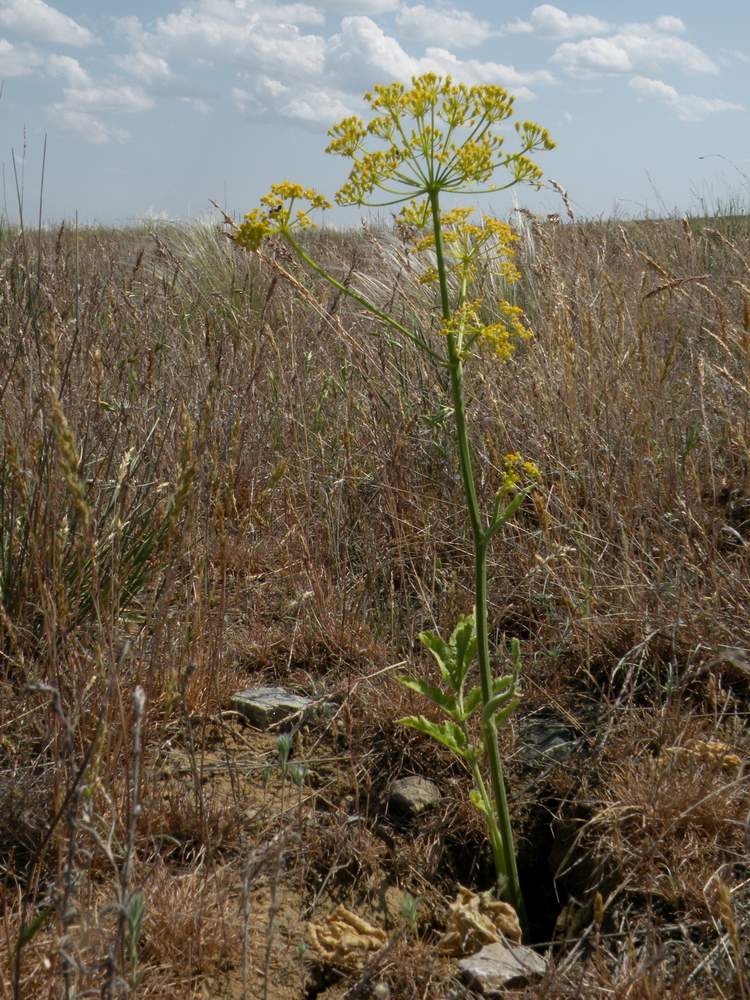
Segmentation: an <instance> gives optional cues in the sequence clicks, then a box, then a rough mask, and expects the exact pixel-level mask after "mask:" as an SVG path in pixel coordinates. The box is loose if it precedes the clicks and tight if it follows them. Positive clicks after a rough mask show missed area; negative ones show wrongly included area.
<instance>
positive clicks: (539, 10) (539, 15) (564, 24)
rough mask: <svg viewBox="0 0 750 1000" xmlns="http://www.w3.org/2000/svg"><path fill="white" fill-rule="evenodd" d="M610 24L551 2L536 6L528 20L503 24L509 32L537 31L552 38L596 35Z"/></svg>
mask: <svg viewBox="0 0 750 1000" xmlns="http://www.w3.org/2000/svg"><path fill="white" fill-rule="evenodd" d="M608 29H609V25H608V24H607V22H606V21H602V20H601V18H598V17H594V16H593V15H589V14H567V13H566V12H565V11H564V10H560V8H559V7H554V6H553V5H552V4H551V3H543V4H541V6H539V7H534V9H533V10H532V12H531V14H530V15H529V19H528V21H523V20H520V19H516V20H515V21H511V22H510V23H509V24H506V25H503V30H504V31H505V32H507V33H508V34H522V33H530V32H536V33H538V34H540V35H547V36H549V37H552V38H575V37H576V36H577V35H596V34H600V33H601V32H604V31H607V30H608Z"/></svg>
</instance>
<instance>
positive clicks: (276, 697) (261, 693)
mask: <svg viewBox="0 0 750 1000" xmlns="http://www.w3.org/2000/svg"><path fill="white" fill-rule="evenodd" d="M230 703H231V706H232V708H233V709H234V710H235V711H236V712H239V713H240V714H241V715H244V716H245V718H246V719H247V721H248V722H249V723H250V724H251V725H253V726H257V728H258V729H268V727H269V726H271V725H273V723H274V722H280V721H281V719H285V718H286V717H287V716H289V715H298V714H299V713H302V714H303V715H305V714H308V713H309V712H310V711H311V709H312V706H313V705H314V704H315V703H314V702H313V700H312V698H306V697H305V696H304V695H301V694H293V693H292V692H291V691H287V690H285V689H284V688H282V687H255V688H246V690H244V691H237V692H236V693H235V694H233V695H232V697H231V701H230Z"/></svg>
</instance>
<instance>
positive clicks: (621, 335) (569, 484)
mask: <svg viewBox="0 0 750 1000" xmlns="http://www.w3.org/2000/svg"><path fill="white" fill-rule="evenodd" d="M734 222H735V224H734V225H733V227H732V229H731V230H730V229H729V228H727V227H725V226H723V223H722V220H716V221H715V223H713V224H704V223H701V224H698V223H695V222H688V221H680V220H672V221H663V222H651V223H644V224H639V223H628V224H618V223H601V224H585V225H584V224H581V225H577V224H576V225H573V224H571V225H557V226H550V225H544V224H536V223H534V222H533V221H532V222H529V221H528V220H525V221H523V220H520V221H519V225H522V226H523V227H524V228H523V235H524V254H523V256H524V260H523V271H524V280H523V284H522V286H521V289H520V292H519V296H520V298H519V303H520V304H521V305H523V306H524V308H525V309H526V311H527V313H528V315H529V317H530V320H531V323H532V326H533V328H534V330H535V333H536V337H535V340H534V341H533V342H532V343H531V344H530V345H529V347H528V348H527V349H524V350H523V352H522V353H521V354H519V355H518V356H517V357H516V358H515V359H514V360H513V361H512V362H511V363H510V364H508V365H505V366H498V365H496V364H494V363H493V362H490V361H489V360H487V361H485V362H483V363H481V364H480V365H478V366H477V367H476V368H475V370H474V378H473V379H472V380H471V385H473V387H474V388H473V392H474V395H473V397H472V400H471V406H472V413H473V426H474V428H475V430H476V434H475V440H474V445H475V448H476V451H477V454H478V456H479V465H480V467H481V469H482V472H483V482H482V489H483V491H484V500H485V502H486V504H488V505H489V504H490V500H491V497H492V495H493V493H494V489H495V488H496V483H497V476H498V475H499V474H500V469H501V466H502V456H503V455H504V454H505V453H506V452H509V451H515V450H522V451H523V453H524V456H527V457H529V458H530V459H533V460H534V461H535V462H536V463H537V464H538V465H539V467H540V469H541V470H542V472H543V480H542V484H541V486H540V488H539V490H538V492H537V494H536V496H535V497H534V499H533V503H531V502H530V503H529V504H528V505H527V506H526V507H525V508H524V509H522V511H521V512H520V514H519V516H518V518H517V519H516V521H515V523H514V524H513V525H511V526H510V527H509V528H508V530H507V531H506V532H505V534H504V535H503V536H502V537H501V538H499V539H498V540H497V543H496V544H495V547H494V549H493V556H492V564H491V567H490V577H491V579H490V601H491V606H490V623H491V627H492V630H493V638H494V643H495V646H496V647H497V648H498V649H500V648H501V646H502V642H503V637H505V638H510V637H513V636H515V637H518V638H519V639H520V640H521V641H522V644H523V655H524V678H525V697H524V701H523V703H522V706H521V708H520V709H519V712H518V713H517V715H516V717H514V720H513V722H512V724H511V725H510V727H509V728H508V730H506V735H505V741H506V742H505V746H504V752H505V755H506V759H507V761H508V771H509V784H510V792H511V800H512V804H513V810H514V815H515V817H516V825H517V830H518V834H519V841H520V843H519V853H520V866H521V872H522V879H523V881H524V883H525V892H526V897H527V901H528V907H529V911H530V918H531V931H532V936H533V938H534V943H535V944H536V945H538V947H539V948H541V949H544V948H548V953H549V955H550V956H551V958H552V963H553V964H552V970H551V972H550V974H549V975H548V977H547V978H546V979H545V980H544V981H542V982H539V983H537V984H534V985H530V986H528V987H527V988H526V990H525V991H520V992H518V994H517V995H523V996H527V997H542V996H544V997H560V998H562V997H582V998H588V997H592V998H593V997H599V996H604V995H613V994H614V995H617V996H621V997H630V998H649V1000H650V998H653V1000H667V998H672V997H680V998H681V1000H684V998H688V997H706V996H712V997H713V996H715V997H727V998H728V997H734V996H742V997H748V996H750V985H749V984H748V969H750V955H748V945H747V942H748V941H749V940H750V889H749V887H750V867H749V865H748V853H747V852H748V836H749V834H748V829H749V827H748V817H749V816H750V801H749V796H748V783H747V778H746V762H747V756H748V748H749V747H750V741H749V740H748V733H747V710H748V686H749V685H750V625H749V624H748V614H747V609H748V606H749V604H750V582H749V581H750V574H749V573H748V552H749V551H750V549H749V546H750V455H749V452H748V446H749V444H750V427H749V423H748V421H749V419H750V408H749V407H748V402H749V399H748V394H749V393H750V230H748V229H747V227H746V226H745V227H744V228H743V227H742V226H739V225H737V224H736V222H737V220H734ZM745 222H746V220H745ZM728 234H729V235H728ZM730 236H731V238H730ZM316 239H317V240H318V241H319V246H318V249H319V251H320V252H322V253H324V254H325V255H326V257H327V259H328V262H329V265H330V267H331V268H332V269H334V270H335V271H336V273H338V274H340V275H341V276H342V278H345V279H346V280H348V281H353V282H360V283H361V284H362V285H363V286H366V287H367V289H368V292H369V293H370V294H375V295H377V296H379V297H380V299H381V300H382V301H384V302H389V303H390V304H391V306H392V308H393V309H394V310H395V311H396V313H397V314H398V313H399V311H400V313H401V314H402V315H403V316H408V317H410V319H411V321H415V319H416V320H418V321H421V322H425V323H426V322H428V321H429V314H428V310H427V308H426V304H425V301H424V297H423V296H424V293H423V291H422V290H421V288H420V286H418V284H417V283H416V282H415V281H414V280H413V273H412V270H411V263H410V260H409V256H408V253H407V251H406V249H405V247H404V246H403V245H402V244H401V243H400V242H399V239H398V235H397V234H391V233H375V232H369V231H365V232H363V233H361V234H350V235H345V236H336V235H334V234H322V235H319V236H317V237H316ZM488 280H489V279H488ZM0 282H1V284H0V294H1V296H2V297H1V299H0V360H1V362H2V363H1V364H0V433H1V435H2V437H1V440H0V447H2V465H1V466H0V599H1V600H0V654H1V655H2V662H1V663H0V684H2V692H1V693H2V697H0V890H1V892H2V896H1V897H0V909H1V917H2V919H1V920H0V942H2V944H0V951H2V957H3V963H2V968H1V969H0V996H2V997H8V998H10V997H13V998H14V1000H19V998H29V1000H36V998H42V997H45V998H46V997H56V996H61V997H63V996H64V997H66V998H67V997H79V996H80V997H83V996H100V995H101V996H109V997H115V996H124V995H126V993H127V994H128V995H131V996H134V995H137V996H142V997H144V998H145V997H164V996H173V995H183V996H185V997H188V996H195V997H203V996H212V997H221V996H226V997H243V996H252V997H263V998H266V997H269V998H275V1000H282V998H284V1000H286V998H292V997H309V998H312V997H315V996H320V997H326V998H329V1000H332V998H337V997H352V998H353V997H370V996H386V995H388V994H387V990H390V995H391V996H392V997H394V998H399V1000H401V998H403V1000H410V998H412V997H414V998H416V997H427V996H429V997H434V998H439V997H445V998H448V997H464V996H469V994H468V992H467V991H466V989H465V988H464V987H462V986H461V985H460V984H459V983H458V981H457V980H456V978H455V967H454V966H452V965H451V963H450V961H448V960H447V959H446V958H445V956H443V955H441V954H440V952H439V949H438V947H437V945H438V942H439V940H440V937H441V935H442V934H443V933H444V931H445V927H446V924H447V922H448V918H449V912H450V911H449V905H450V902H451V900H452V899H453V898H454V897H455V895H456V892H457V886H458V885H459V884H463V885H467V886H470V887H471V888H473V889H474V890H476V891H479V890H482V889H485V888H486V887H487V886H488V885H489V883H490V881H491V861H490V858H489V855H488V852H487V849H486V846H485V845H484V841H483V828H482V824H481V822H480V818H479V817H478V816H477V815H476V814H474V812H473V811H472V808H471V806H469V805H467V803H466V797H465V796H466V782H465V778H464V776H463V775H462V773H461V771H460V768H459V767H458V766H457V765H456V764H455V763H454V762H452V761H451V760H450V759H448V757H447V756H443V755H442V753H441V752H440V750H439V749H438V748H436V747H435V746H434V745H431V744H428V743H427V742H426V741H424V740H423V739H422V738H420V737H419V736H418V735H417V734H415V733H409V732H407V731H404V730H402V729H399V728H398V727H396V726H395V724H394V720H395V719H396V718H398V717H399V716H401V715H404V714H406V713H408V712H410V711H413V710H414V707H415V706H414V704H413V701H412V696H411V695H410V694H409V693H408V692H406V691H405V690H404V689H403V688H402V687H400V686H399V685H398V684H397V683H396V682H395V680H394V677H393V675H394V673H397V672H398V671H399V669H402V668H403V665H404V664H407V663H408V665H409V669H410V670H413V669H415V667H417V668H418V665H419V663H420V662H422V666H423V669H424V670H425V672H427V671H429V669H430V666H429V664H428V663H427V662H426V660H425V658H424V657H422V654H421V653H420V652H419V644H418V643H417V642H416V636H417V634H418V633H419V631H421V630H422V629H424V628H435V627H438V628H443V629H444V628H446V627H448V626H450V624H451V623H452V622H453V621H454V620H455V619H456V617H457V615H458V614H460V613H464V612H466V611H467V610H469V609H468V607H467V601H469V600H470V594H471V580H470V571H471V555H470V552H469V549H468V545H467V540H466V530H465V529H466V526H465V524H464V523H463V515H462V505H461V490H460V483H459V482H458V481H457V478H456V475H455V473H454V471H453V469H454V462H453V454H452V442H451V439H450V432H449V428H450V424H449V422H446V419H445V416H446V415H445V412H444V411H443V409H442V407H443V396H442V394H441V389H440V386H439V377H440V376H439V373H437V372H436V371H435V370H434V369H431V368H430V367H429V366H427V365H426V364H425V362H424V361H423V360H422V359H421V358H420V357H418V356H417V355H416V354H415V353H414V352H413V351H411V350H410V349H409V348H408V347H406V348H404V347H399V346H394V345H392V344H390V343H388V342H387V341H385V340H383V339H381V338H379V337H378V336H374V335H373V334H376V333H377V331H376V330H374V329H373V327H372V323H371V321H370V320H365V319H364V318H363V317H362V316H360V315H359V314H358V313H357V311H356V309H354V308H353V307H352V306H351V305H350V304H348V303H347V302H346V300H342V299H340V298H331V296H330V293H329V292H327V291H326V290H325V289H322V288H320V287H319V286H317V285H316V284H315V283H314V282H313V281H312V280H311V279H310V278H309V277H308V276H306V275H305V274H304V272H302V271H301V270H298V269H297V268H296V267H295V266H294V265H293V264H292V262H290V261H289V260H287V259H286V258H285V257H284V256H283V255H280V254H276V255H275V256H274V255H273V254H272V255H270V256H269V258H268V259H267V260H265V261H259V260H258V259H256V258H251V257H249V256H247V255H243V254H240V253H238V252H237V251H235V249H234V248H233V247H232V245H231V244H230V243H229V242H228V241H226V240H225V239H224V238H223V237H222V235H221V234H220V233H218V232H215V231H213V230H210V229H203V230H201V229H196V230H189V231H183V230H171V229H168V228H164V229H159V230H157V231H156V232H154V233H136V232H108V231H103V230H102V231H87V232H83V233H81V234H79V235H78V236H76V234H74V233H72V232H70V231H68V230H66V229H64V228H63V229H61V230H60V231H59V232H58V233H56V234H43V236H42V238H41V240H40V241H39V244H38V245H37V241H36V237H33V238H32V237H31V236H29V235H26V236H24V235H23V234H19V233H16V232H3V233H2V235H1V236H0ZM399 665H401V667H400V666H399ZM255 683H273V684H277V683H278V684H283V685H284V686H286V687H289V688H291V689H293V690H295V691H299V692H301V693H305V694H308V695H311V696H313V697H316V698H323V697H325V698H326V699H329V700H332V701H334V702H335V703H336V704H337V706H338V710H337V711H336V713H335V715H334V716H333V717H332V718H328V719H321V720H319V721H318V722H316V723H311V724H310V725H308V726H306V727H303V728H298V729H297V731H296V732H295V735H294V746H293V751H292V758H291V759H292V760H293V761H294V762H295V763H296V764H299V765H302V766H303V767H304V774H303V775H302V773H301V772H300V773H299V774H297V772H295V773H296V774H297V777H298V778H299V777H300V776H301V777H302V778H303V780H299V781H295V780H292V779H293V777H294V776H293V775H291V774H290V773H289V772H288V770H285V769H284V768H283V767H282V764H281V762H280V760H279V756H278V752H277V746H276V741H275V735H273V734H271V735H269V734H258V733H257V732H255V731H254V730H252V729H250V728H248V727H243V726H242V725H241V724H240V722H239V721H238V720H237V718H235V717H233V716H232V714H231V713H228V712H227V711H226V709H227V705H228V698H229V696H230V695H231V694H232V693H233V691H235V690H236V689H237V688H240V687H247V686H249V685H251V684H255ZM137 686H140V687H141V688H142V689H143V691H144V692H145V697H146V708H145V715H144V716H143V719H142V723H138V717H137V712H135V711H134V702H133V693H134V691H135V690H136V687H137ZM138 725H141V730H140V741H141V744H142V745H141V746H140V748H139V747H137V745H136V741H135V733H136V729H137V728H138ZM552 731H554V732H555V733H556V734H557V737H556V738H555V739H554V740H551V739H550V737H549V734H550V732H552ZM539 740H541V742H540V743H539V744H538V745H539V746H540V747H541V749H539V750H537V749H535V747H537V741H539ZM545 740H547V742H546V743H545V742H544V741H545ZM137 770H139V771H140V780H139V781H138V783H137V785H138V787H137V788H136V787H134V781H133V776H134V774H135V773H136V771H137ZM410 773H417V774H423V775H425V776H427V777H432V778H433V779H435V780H436V781H437V782H438V783H439V785H440V787H441V792H442V795H443V799H442V802H441V804H440V805H439V806H438V808H437V810H435V811H433V812H432V813H431V814H427V815H425V817H423V818H420V820H419V821H418V822H416V823H415V822H409V821H408V820H407V819H405V818H404V817H399V816H397V815H393V814H392V813H391V812H390V811H389V809H388V807H387V787H388V784H389V781H390V780H391V779H393V778H394V777H398V776H402V775H404V774H410ZM141 894H142V895H141ZM410 899H411V901H412V904H413V906H411V909H410V905H411V904H409V900H410ZM404 901H406V902H404ZM141 903H142V906H141ZM337 905H340V906H342V907H344V908H345V909H346V911H347V912H349V911H351V912H353V913H354V914H356V915H358V919H361V920H366V921H367V923H368V924H371V925H373V926H374V927H376V928H378V930H379V932H382V933H383V934H384V935H385V937H386V939H387V942H388V943H387V944H386V946H385V948H383V949H381V950H380V951H379V952H377V953H376V954H375V956H374V958H372V959H370V958H368V959H367V961H366V962H365V963H364V964H363V965H360V966H359V967H358V968H357V970H356V972H352V971H351V970H348V971H347V970H346V969H341V970H339V971H338V972H337V971H336V970H335V969H332V968H331V967H325V966H324V965H323V964H321V962H320V961H318V960H317V958H316V954H315V952H314V951H313V950H312V948H311V942H310V938H309V935H308V933H307V930H306V926H307V922H308V921H311V920H312V921H315V922H316V923H318V924H320V923H321V922H322V921H323V920H324V919H325V917H326V916H327V915H328V914H330V913H331V912H332V911H333V910H334V908H335V907H336V906H337ZM139 907H141V916H140V918H139V915H138V914H139ZM386 988H387V990H386ZM377 990H380V992H379V993H378V992H377Z"/></svg>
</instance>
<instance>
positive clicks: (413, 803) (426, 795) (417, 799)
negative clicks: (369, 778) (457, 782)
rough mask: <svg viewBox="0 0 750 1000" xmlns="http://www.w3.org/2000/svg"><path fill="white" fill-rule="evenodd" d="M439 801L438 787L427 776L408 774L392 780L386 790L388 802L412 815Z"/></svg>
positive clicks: (416, 814)
mask: <svg viewBox="0 0 750 1000" xmlns="http://www.w3.org/2000/svg"><path fill="white" fill-rule="evenodd" d="M439 801H440V789H439V788H438V786H437V785H436V784H435V782H434V781H430V780H429V778H421V777H420V776H419V775H418V774H410V775H409V776H408V777H406V778H399V779H398V780H397V781H394V782H393V784H392V785H391V787H390V789H389V790H388V804H389V805H390V806H393V807H394V808H395V809H400V810H401V811H402V812H407V813H409V814H410V815H412V816H418V815H419V814H420V813H421V812H423V811H424V810H425V809H429V808H430V806H434V805H437V803H438V802H439Z"/></svg>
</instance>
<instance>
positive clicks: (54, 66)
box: [47, 55, 91, 87]
mask: <svg viewBox="0 0 750 1000" xmlns="http://www.w3.org/2000/svg"><path fill="white" fill-rule="evenodd" d="M47 72H48V73H49V75H50V76H60V77H62V78H63V79H64V80H65V82H66V83H67V84H68V86H69V87H87V86H89V85H90V84H91V77H90V76H89V74H88V73H87V72H86V70H85V69H84V68H83V66H81V64H80V63H79V62H78V60H77V59H74V58H73V57H72V56H57V55H52V56H48V57H47Z"/></svg>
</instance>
